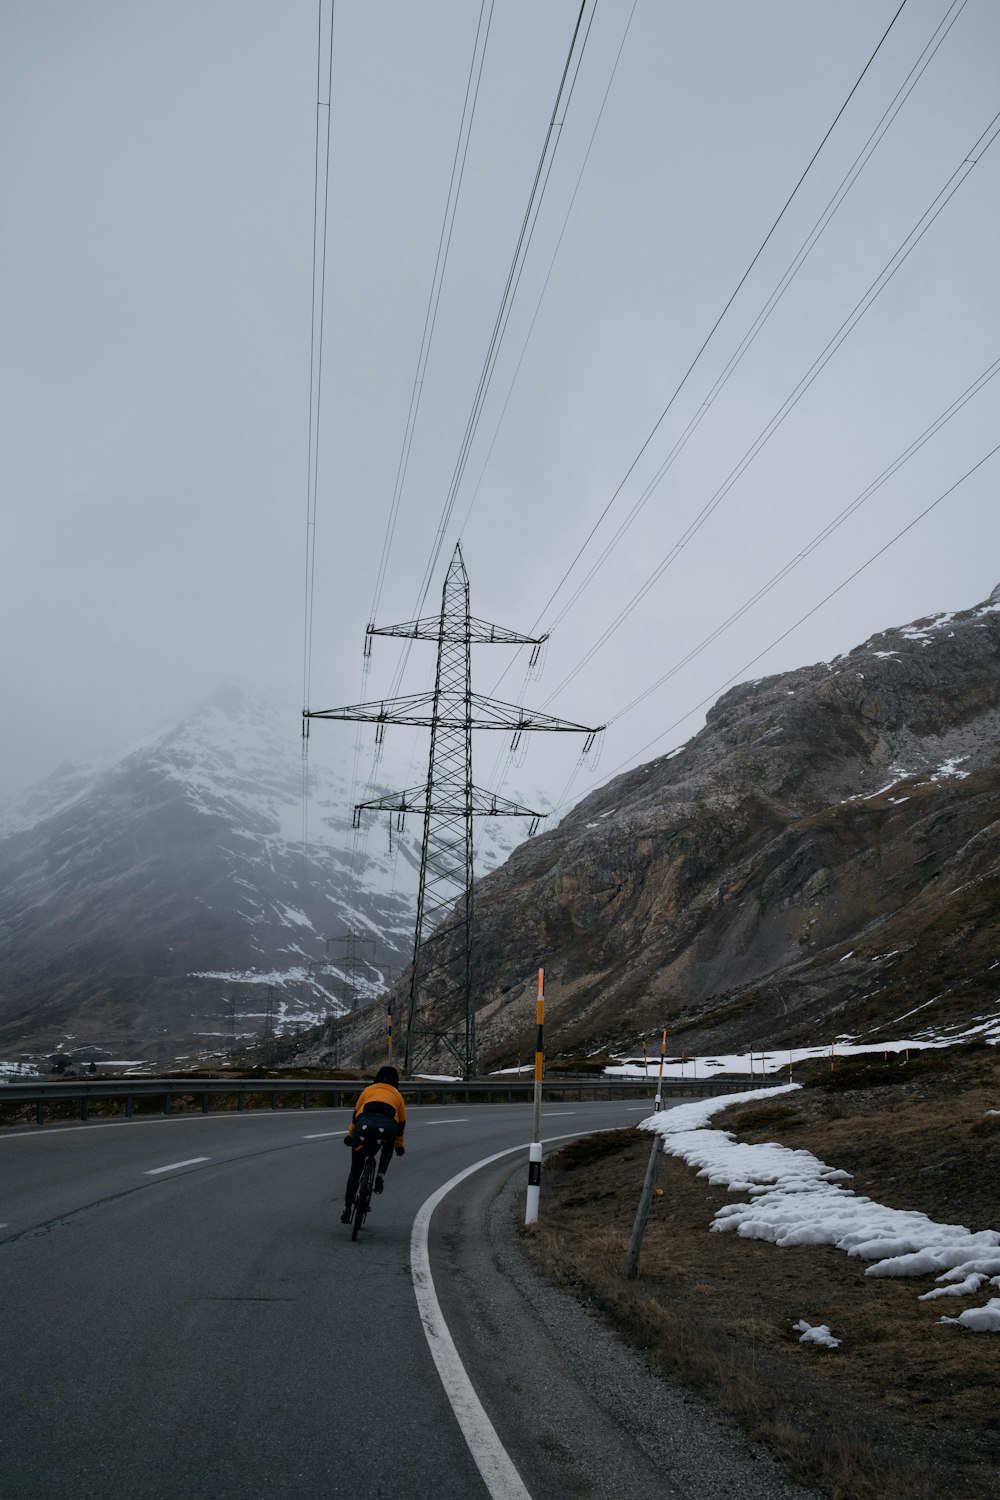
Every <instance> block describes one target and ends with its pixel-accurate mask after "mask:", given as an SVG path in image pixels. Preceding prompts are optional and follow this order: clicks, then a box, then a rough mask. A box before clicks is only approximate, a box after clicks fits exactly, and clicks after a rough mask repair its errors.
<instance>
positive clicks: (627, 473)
mask: <svg viewBox="0 0 1000 1500" xmlns="http://www.w3.org/2000/svg"><path fill="white" fill-rule="evenodd" d="M906 4H907V0H902V4H901V5H900V6H899V7H898V9H897V10H896V12H895V14H894V15H893V17H892V20H891V21H890V22H889V25H888V26H887V27H886V29H885V31H884V32H883V33H882V35H881V37H880V38H879V41H878V45H877V46H876V48H875V50H874V52H872V54H871V56H870V57H869V59H868V61H867V62H866V63H865V65H864V67H863V68H862V70H861V72H860V73H859V74H858V76H857V78H856V79H855V81H854V83H853V85H852V86H851V89H850V91H849V92H848V94H847V97H846V98H845V99H844V102H843V103H842V104H841V106H840V108H839V109H838V110H837V113H836V114H835V115H834V117H833V119H832V120H831V122H830V124H829V126H828V127H827V129H826V131H825V132H824V134H823V137H822V139H821V140H820V143H819V145H818V146H817V147H816V149H815V151H814V152H813V154H812V156H811V157H810V158H809V161H808V162H807V163H806V166H805V168H804V170H803V172H802V173H801V175H800V177H799V179H798V181H797V182H796V184H795V186H794V187H793V188H792V191H791V192H790V193H789V195H788V197H787V198H786V199H785V202H784V203H783V205H782V207H781V209H780V211H779V213H778V215H777V218H776V219H775V220H774V222H773V224H772V225H771V227H770V229H769V230H768V231H767V234H766V235H765V236H764V238H763V239H762V240H761V242H760V244H759V245H758V247H757V249H756V251H755V252H754V254H753V257H752V258H751V260H750V262H749V263H748V265H747V267H746V269H745V270H744V272H743V274H742V276H741V277H740V279H739V280H738V281H737V283H736V285H735V287H734V288H733V290H732V292H731V293H730V295H729V297H728V299H727V301H726V303H725V305H724V306H723V308H722V311H721V312H720V313H719V315H718V317H717V318H716V319H715V322H714V323H713V324H712V326H711V328H710V329H709V331H708V333H707V334H706V335H705V338H704V340H703V341H702V343H701V345H700V347H699V349H698V352H697V353H696V354H695V356H694V358H693V359H692V360H691V363H690V364H689V365H688V367H687V369H686V370H685V371H684V374H683V375H682V376H681V378H680V380H679V381H678V383H677V385H676V387H675V388H674V391H673V394H672V395H671V397H670V399H669V401H668V402H667V404H666V406H665V407H664V408H663V410H662V412H661V413H660V415H659V417H658V418H657V419H656V422H655V423H654V425H653V428H652V430H651V431H650V433H649V435H648V437H647V438H646V440H645V442H644V443H643V445H642V447H641V448H640V449H639V451H638V453H637V454H636V456H635V458H634V459H633V460H632V462H631V463H630V464H629V466H628V468H627V470H626V471H625V474H624V476H623V478H622V480H621V483H620V484H619V485H618V488H617V489H616V490H615V492H614V494H613V495H612V496H611V499H610V500H609V501H608V503H607V505H605V507H604V509H603V510H602V511H601V514H600V515H599V516H598V518H597V520H596V521H595V522H594V525H593V526H592V527H591V529H590V531H589V532H588V534H587V536H586V538H585V540H584V542H583V544H582V546H581V547H580V548H579V550H578V552H577V553H576V556H575V557H574V558H573V561H572V562H571V563H570V565H569V567H568V568H567V569H566V572H565V573H564V574H563V577H562V578H561V579H560V581H559V583H558V584H557V585H556V587H555V589H554V590H553V592H552V593H551V594H550V596H549V598H548V599H547V600H546V602H545V604H544V605H543V606H542V608H541V610H540V611H539V613H538V616H537V618H536V620H535V624H534V625H533V626H532V629H534V628H536V626H537V625H538V624H540V622H541V620H542V619H543V617H544V616H545V614H546V613H547V611H548V610H549V609H550V608H551V605H552V603H553V600H554V599H555V598H556V597H557V595H558V594H559V592H560V590H561V589H562V587H563V584H564V583H565V582H566V579H567V578H568V577H569V576H570V574H571V573H572V571H573V569H574V568H575V567H576V564H577V563H578V562H579V560H580V558H581V556H582V555H583V553H584V552H585V551H586V549H587V547H588V545H589V543H590V541H591V538H592V537H593V536H594V534H595V532H596V531H597V529H598V527H599V526H600V525H601V522H602V521H603V520H604V517H605V516H606V515H607V514H608V511H609V510H610V509H611V507H612V506H613V505H614V503H615V501H616V500H617V498H618V496H619V495H620V494H621V491H622V489H623V488H624V486H625V484H626V483H627V482H628V479H629V477H630V476H631V474H632V472H633V470H634V469H635V466H636V464H637V463H638V462H639V460H640V459H641V458H642V456H643V454H644V453H645V451H646V449H647V448H648V447H649V445H650V443H651V442H652V440H653V438H654V437H655V436H656V433H657V432H658V431H659V429H660V427H661V426H662V424H663V422H664V420H665V419H666V417H667V415H668V414H669V412H670V411H671V409H672V407H673V405H674V402H675V401H676V400H677V397H678V396H679V395H680V393H681V391H682V390H683V389H684V386H685V385H686V383H687V381H688V379H689V377H690V376H691V374H692V372H693V370H694V368H695V366H696V365H697V364H698V362H699V360H700V359H701V357H702V355H703V354H704V352H705V350H706V349H707V348H708V346H709V344H710V343H711V341H712V339H713V337H714V336H715V333H716V331H717V329H718V328H719V325H720V324H721V323H722V320H723V319H724V318H725V316H726V314H727V312H728V311H729V309H730V308H731V307H732V305H733V303H734V302H735V301H736V298H737V296H738V295H739V293H740V291H741V289H742V287H743V285H744V283H745V282H746V280H747V278H748V277H749V275H750V273H751V271H752V270H753V268H754V266H755V265H756V264H757V262H758V261H759V260H760V258H761V256H762V255H763V253H764V251H765V249H766V248H767V246H768V244H769V243H770V241H771V239H772V237H773V235H774V233H775V230H776V229H777V228H778V225H779V224H780V223H781V221H782V219H783V218H784V217H785V214H786V213H787V212H788V209H789V208H790V207H791V204H792V202H793V200H794V199H795V197H796V195H797V194H798V191H799V189H800V188H801V186H802V184H803V183H804V182H805V180H806V178H807V176H808V175H809V172H810V171H811V170H812V167H813V165H814V163H815V161H816V159H817V157H818V156H819V154H820V152H821V151H822V149H823V147H824V146H825V145H826V143H827V141H828V140H829V138H830V136H831V134H832V133H833V130H834V128H835V127H836V125H837V122H838V121H839V120H840V117H841V115H842V114H843V113H844V111H845V110H846V108H847V106H848V105H849V104H850V102H851V100H852V98H853V97H854V95H855V94H856V93H857V90H858V88H859V87H860V85H861V82H862V80H863V79H864V77H865V75H866V74H867V72H868V70H869V68H870V67H871V65H872V63H873V62H874V61H875V58H876V57H877V56H878V54H879V52H880V50H881V48H882V46H883V44H884V42H885V40H886V38H887V37H888V35H889V33H890V32H891V31H892V29H893V27H894V26H895V24H896V22H897V21H898V20H899V17H900V15H901V14H902V12H903V10H904V9H905V7H906Z"/></svg>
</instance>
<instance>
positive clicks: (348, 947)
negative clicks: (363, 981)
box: [326, 928, 375, 1010]
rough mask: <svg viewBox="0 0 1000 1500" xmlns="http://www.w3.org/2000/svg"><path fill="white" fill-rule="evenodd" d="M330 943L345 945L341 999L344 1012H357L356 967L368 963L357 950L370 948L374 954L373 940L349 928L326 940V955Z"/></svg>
mask: <svg viewBox="0 0 1000 1500" xmlns="http://www.w3.org/2000/svg"><path fill="white" fill-rule="evenodd" d="M331 943H343V944H345V949H344V971H343V984H342V998H343V1001H344V1008H345V1010H357V1008H358V965H359V964H360V963H367V962H368V960H367V959H365V958H364V957H363V956H362V955H361V954H360V953H359V952H358V949H359V948H365V947H370V948H371V949H372V952H373V953H374V951H375V939H374V938H366V937H362V936H361V933H360V932H355V931H354V929H353V928H349V929H348V931H347V932H345V933H342V934H341V936H340V937H335V938H327V940H326V951H327V953H329V952H330V944H331Z"/></svg>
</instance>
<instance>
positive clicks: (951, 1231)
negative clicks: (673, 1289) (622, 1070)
mask: <svg viewBox="0 0 1000 1500" xmlns="http://www.w3.org/2000/svg"><path fill="white" fill-rule="evenodd" d="M798 1087H799V1085H798V1084H794V1083H792V1084H783V1085H779V1086H778V1087H777V1088H768V1089H750V1090H748V1091H746V1092H744V1093H739V1094H723V1095H721V1096H719V1097H718V1098H716V1099H699V1100H696V1101H694V1102H692V1103H691V1104H681V1105H678V1106H677V1107H675V1108H673V1109H670V1110H664V1111H663V1112H661V1113H659V1114H655V1115H651V1116H649V1117H648V1118H647V1119H645V1120H643V1121H642V1122H641V1125H640V1129H643V1130H650V1131H657V1132H659V1134H660V1135H662V1137H663V1149H664V1150H665V1151H666V1152H668V1153H669V1154H670V1155H671V1156H679V1157H681V1159H682V1160H683V1161H685V1162H687V1164H688V1166H690V1167H696V1168H697V1170H698V1176H699V1177H705V1178H707V1179H708V1181H709V1182H710V1183H711V1184H712V1185H713V1186H716V1187H725V1188H728V1189H729V1191H730V1192H739V1193H746V1194H747V1196H748V1201H746V1202H742V1203H725V1204H723V1206H722V1207H721V1208H720V1209H719V1210H718V1212H717V1213H716V1215H715V1218H714V1219H713V1221H712V1225H711V1227H712V1229H713V1230H720V1231H721V1230H726V1229H735V1231H736V1233H737V1234H739V1235H741V1236H742V1237H743V1238H744V1239H753V1240H766V1241H768V1242H770V1243H771V1244H772V1245H777V1246H779V1247H784V1246H787V1245H834V1246H836V1248H837V1249H838V1250H844V1251H846V1252H847V1254H848V1255H854V1256H857V1257H859V1258H860V1259H861V1260H869V1261H871V1262H872V1264H871V1265H870V1266H866V1267H865V1275H866V1276H926V1275H936V1276H937V1279H938V1281H940V1282H962V1281H967V1280H968V1278H970V1277H971V1276H973V1275H977V1274H978V1275H980V1276H983V1277H984V1278H985V1277H988V1278H992V1279H995V1282H996V1284H997V1285H998V1286H1000V1232H998V1231H997V1230H995V1229H982V1230H979V1231H977V1232H975V1233H973V1231H971V1230H969V1229H966V1228H965V1226H964V1225H962V1224H938V1223H937V1222H935V1220H933V1219H931V1218H928V1216H927V1215H926V1214H923V1213H918V1212H917V1211H915V1210H913V1209H898V1208H888V1207H887V1206H886V1205H885V1204H883V1203H876V1202H875V1201H874V1200H873V1199H871V1198H867V1197H863V1196H860V1195H859V1194H857V1193H855V1192H853V1191H852V1190H851V1189H850V1188H847V1187H845V1186H844V1185H843V1184H844V1183H845V1182H849V1181H850V1173H849V1172H844V1171H841V1170H839V1169H838V1168H836V1167H830V1166H827V1164H826V1162H823V1161H820V1159H819V1157H817V1156H813V1154H812V1152H811V1151H803V1150H797V1151H793V1150H791V1149H790V1148H789V1147H788V1146H781V1145H778V1144H777V1143H776V1142H774V1141H766V1142H761V1143H760V1144H758V1145H748V1144H747V1143H746V1142H745V1141H738V1140H736V1138H735V1136H734V1135H733V1132H732V1131H730V1130H713V1129H711V1128H709V1126H708V1121H709V1120H710V1119H711V1117H712V1115H714V1114H716V1113H717V1112H718V1111H720V1110H723V1109H726V1108H727V1107H728V1106H729V1105H730V1104H737V1103H745V1102H746V1101H747V1100H751V1099H760V1100H767V1099H773V1098H774V1097H775V1096H776V1095H778V1094H787V1093H790V1092H792V1091H794V1090H797V1089H798ZM980 1284H981V1283H980ZM994 1304H995V1305H996V1309H997V1317H996V1320H995V1321H993V1314H992V1311H991V1309H992V1308H993V1307H994ZM969 1311H971V1312H979V1313H984V1314H986V1313H988V1314H989V1316H988V1317H983V1318H981V1319H978V1320H977V1319H970V1318H968V1317H967V1316H966V1315H965V1314H964V1313H963V1314H962V1316H961V1318H960V1319H957V1320H956V1319H951V1320H946V1321H952V1322H955V1321H960V1322H962V1323H963V1326H965V1327H967V1328H972V1329H973V1330H974V1331H976V1332H985V1331H994V1330H996V1331H1000V1299H998V1298H993V1299H992V1300H991V1302H989V1303H987V1305H986V1307H985V1308H979V1309H969Z"/></svg>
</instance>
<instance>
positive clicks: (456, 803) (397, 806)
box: [302, 544, 600, 1077]
mask: <svg viewBox="0 0 1000 1500" xmlns="http://www.w3.org/2000/svg"><path fill="white" fill-rule="evenodd" d="M374 635H388V636H402V637H404V638H406V639H408V640H415V641H434V642H435V643H436V645H437V670H436V673H435V679H434V689H433V692H429V693H413V694H409V695H406V696H404V697H400V698H391V699H386V700H383V701H382V702H380V703H378V702H376V703H356V704H352V705H350V706H348V707H347V708H328V709H321V710H316V711H315V712H310V711H309V710H307V709H304V710H303V715H302V717H303V726H302V732H303V734H304V735H306V736H308V733H309V720H310V719H346V720H353V721H355V722H358V721H361V722H366V723H374V724H375V725H376V726H377V728H376V731H375V740H376V744H381V742H382V736H383V735H384V733H385V726H386V724H412V725H417V726H419V727H422V728H426V729H429V730H430V732H431V744H430V755H429V758H428V764H427V780H426V783H425V784H424V785H423V786H418V787H411V788H408V789H407V790H406V791H402V792H390V793H389V794H388V795H386V796H384V797H376V798H374V799H373V800H372V801H370V802H359V803H358V804H357V806H356V807H355V809H354V819H355V826H357V824H358V823H359V821H360V818H361V814H362V812H364V811H378V812H394V813H396V815H397V818H396V824H397V828H399V829H402V826H403V820H404V818H405V816H406V814H407V813H408V812H418V813H422V814H423V820H424V823H423V841H422V844H421V849H420V883H419V886H418V890H417V919H416V927H415V932H414V939H413V963H412V966H411V969H410V994H409V1006H408V1012H407V1023H406V1041H405V1050H404V1063H403V1066H404V1070H405V1072H406V1073H407V1074H410V1073H412V1071H413V1069H414V1067H415V1066H416V1064H417V1062H418V1061H419V1059H420V1058H421V1057H422V1056H423V1055H424V1054H425V1053H427V1052H428V1051H430V1050H431V1049H432V1048H434V1047H435V1046H436V1047H438V1048H440V1047H441V1046H442V1045H443V1046H446V1047H448V1048H449V1049H450V1050H451V1051H452V1052H453V1053H454V1055H455V1057H456V1059H457V1061H458V1062H459V1063H460V1064H461V1066H462V1069H463V1071H464V1074H465V1076H466V1077H473V1076H474V1075H475V1072H476V1030H475V1007H474V1004H473V999H472V879H473V868H472V866H473V860H472V820H473V818H475V817H502V816H506V817H526V818H530V819H531V832H532V833H534V831H535V829H536V828H537V826H538V823H539V821H540V819H541V817H542V816H543V815H542V814H541V813H536V812H532V811H531V809H530V808H527V807H521V806H519V805H518V804H517V803H516V802H508V801H507V800H506V798H503V797H499V796H497V795H496V794H494V793H491V792H485V791H481V790H480V789H479V788H477V787H475V786H474V785H473V781H472V731H473V729H500V730H512V731H513V736H514V737H513V743H512V748H516V747H517V745H518V744H519V742H520V739H521V736H522V735H523V734H524V733H525V732H526V731H529V730H544V731H548V732H553V733H575V734H585V735H586V736H587V742H586V744H585V746H584V750H585V751H586V750H587V749H588V748H589V746H590V744H591V743H592V742H593V738H594V736H595V735H596V734H598V733H599V732H600V729H599V728H598V729H591V728H588V727H587V726H586V725H584V724H573V723H570V722H569V721H568V720H566V719H555V718H552V717H551V716H550V715H548V714H542V713H535V712H532V711H530V710H527V709H524V708H520V707H518V706H517V705H516V704H513V703H502V702H500V701H499V700H498V699H496V698H486V697H484V696H482V695H481V694H479V693H474V692H473V691H472V652H471V649H470V648H471V647H472V646H473V645H507V646H533V647H534V648H535V649H534V652H533V653H532V658H531V660H532V663H534V661H535V658H536V657H537V655H538V651H539V649H540V648H541V645H542V642H543V641H545V640H546V639H547V637H546V636H544V635H543V636H529V635H521V634H519V633H518V632H517V631H514V630H507V629H505V628H504V627H503V626H502V625H491V624H489V623H487V622H486V621H485V620H477V619H475V618H474V617H473V616H472V615H471V614H470V612H469V576H468V574H467V572H466V570H465V561H464V559H463V557H462V548H461V544H459V545H458V546H456V548H455V552H454V555H453V556H452V559H451V563H450V564H449V567H448V572H447V575H446V577H445V581H444V589H443V590H442V594H441V612H440V615H435V616H430V617H428V618H425V619H420V620H410V621H408V622H407V623H406V624H403V625H385V626H376V625H369V626H368V628H367V631H366V641H365V655H366V656H367V655H368V654H369V653H370V650H371V637H372V636H374ZM456 907H457V914H456V920H454V921H452V922H448V921H446V920H444V919H445V918H447V917H448V916H449V915H450V914H451V912H452V910H453V908H456ZM458 931H461V932H462V933H463V939H464V940H463V943H462V946H461V953H462V961H463V978H462V990H463V993H464V997H465V1038H464V1047H462V1046H461V1045H460V1044H459V1043H457V1042H456V1039H455V1038H454V1037H453V1036H452V1035H451V1034H450V1033H449V1032H447V1031H445V1030H443V1029H442V1028H439V1027H435V1026H434V1025H432V1024H431V1023H430V1022H429V1020H427V1019H425V1018H424V1017H423V1016H422V1015H421V1014H420V1007H419V996H420V981H421V979H427V978H428V977H429V976H430V975H431V974H433V973H434V972H435V969H436V968H437V967H440V961H439V963H438V964H434V963H433V962H432V961H430V958H429V955H428V952H427V950H428V949H429V948H430V947H431V945H432V944H433V945H435V946H436V947H437V946H439V945H440V944H441V942H442V940H443V939H445V938H447V937H449V936H450V935H452V934H453V933H455V932H458Z"/></svg>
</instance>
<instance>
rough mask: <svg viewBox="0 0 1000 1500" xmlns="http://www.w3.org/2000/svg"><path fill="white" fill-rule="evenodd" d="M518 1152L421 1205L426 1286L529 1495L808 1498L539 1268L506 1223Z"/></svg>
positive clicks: (514, 1209) (517, 1195)
mask: <svg viewBox="0 0 1000 1500" xmlns="http://www.w3.org/2000/svg"><path fill="white" fill-rule="evenodd" d="M524 1176H525V1169H524V1163H523V1162H518V1163H517V1164H516V1165H513V1166H512V1165H511V1164H509V1163H508V1164H505V1165H504V1166H503V1167H502V1168H499V1169H495V1170H494V1171H484V1172H480V1173H477V1174H475V1175H474V1176H473V1177H471V1178H470V1179H468V1181H467V1182H466V1183H464V1184H462V1186H461V1187H460V1188H459V1189H457V1190H456V1191H455V1192H453V1193H451V1194H450V1195H449V1196H448V1198H447V1199H445V1201H444V1202H443V1203H442V1204H441V1206H440V1207H439V1209H438V1210H437V1212H436V1214H435V1220H434V1227H433V1232H432V1265H433V1270H434V1279H435V1284H436V1286H437V1289H438V1295H439V1298H440V1301H441V1304H442V1308H443V1310H444V1313H445V1316H446V1318H447V1320H448V1324H449V1327H450V1328H451V1331H452V1335H453V1337H454V1339H455V1343H456V1346H457V1348H458V1351H459V1353H460V1355H461V1357H462V1359H463V1362H464V1363H465V1364H466V1368H467V1369H468V1371H469V1374H470V1377H471V1378H472V1381H473V1384H474V1386H475V1388H476V1390H477V1392H478V1394H479V1396H480V1399H481V1400H482V1402H483V1405H484V1406H485V1408H486V1410H487V1412H488V1413H489V1415H490V1418H491V1420H492V1421H493V1424H494V1426H495V1427H496V1429H497V1432H498V1433H499V1436H500V1438H501V1440H502V1442H503V1443H504V1445H505V1447H506V1448H507V1450H508V1452H509V1453H510V1455H511V1457H512V1459H513V1461H514V1463H515V1465H516V1467H517V1469H518V1471H519V1473H520V1474H521V1477H522V1479H523V1481H524V1483H525V1485H526V1487H527V1489H528V1491H529V1493H530V1495H531V1496H532V1500H566V1497H580V1500H674V1497H677V1500H720V1497H726V1496H734V1497H735V1496H739V1497H741V1500H810V1497H812V1496H813V1494H814V1492H813V1491H811V1490H807V1489H804V1488H800V1487H797V1486H796V1485H794V1484H792V1483H790V1482H789V1480H788V1478H787V1476H786V1475H785V1474H784V1473H783V1470H782V1465H781V1464H780V1463H779V1462H776V1461H775V1460H774V1459H772V1458H771V1457H769V1456H768V1455H767V1454H766V1452H765V1451H764V1449H763V1448H762V1447H761V1446H760V1445H759V1444H757V1443H755V1442H754V1441H752V1440H751V1439H748V1437H747V1436H746V1435H745V1434H743V1433H742V1432H740V1430H739V1429H738V1428H737V1427H736V1426H735V1425H734V1424H732V1423H729V1422H727V1421H725V1420H724V1419H720V1417H719V1416H718V1415H716V1414H715V1413H714V1412H713V1411H712V1410H711V1409H710V1407H709V1405H708V1403H706V1402H705V1401H704V1400H703V1399H701V1398H700V1397H699V1396H697V1395H696V1394H695V1393H694V1392H692V1391H690V1390H685V1389H683V1388H682V1387H680V1386H676V1385H673V1384H671V1383H670V1382H668V1381H667V1380H665V1379H664V1377H663V1374H662V1372H661V1371H659V1370H658V1369H657V1368H656V1367H655V1365H654V1363H653V1362H651V1360H650V1359H649V1358H648V1356H647V1355H645V1354H644V1353H643V1352H641V1351H640V1350H637V1349H636V1348H635V1347H633V1346H632V1345H631V1344H630V1343H629V1342H627V1341H626V1340H625V1339H623V1338H622V1337H621V1336H620V1334H619V1333H618V1332H617V1331H616V1330H615V1329H614V1328H613V1327H612V1326H611V1324H610V1323H609V1322H608V1320H607V1318H606V1317H604V1316H603V1315H602V1314H601V1312H600V1311H599V1310H598V1309H597V1308H595V1307H589V1308H588V1307H586V1306H584V1305H582V1304H581V1301H580V1300H579V1298H578V1297H577V1296H575V1295H573V1294H572V1293H571V1292H569V1291H567V1290H565V1289H563V1288H560V1287H558V1286H556V1285H554V1284H552V1282H551V1281H550V1280H549V1279H548V1278H546V1277H545V1276H544V1275H542V1274H540V1272H539V1270H538V1269H537V1267H536V1266H535V1265H534V1264H533V1263H532V1262H531V1261H529V1260H528V1259H526V1257H525V1255H524V1253H523V1248H522V1239H523V1231H522V1230H520V1229H519V1220H520V1217H521V1215H522V1213H523V1209H522V1210H520V1212H519V1208H520V1203H521V1200H523V1189H524Z"/></svg>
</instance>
